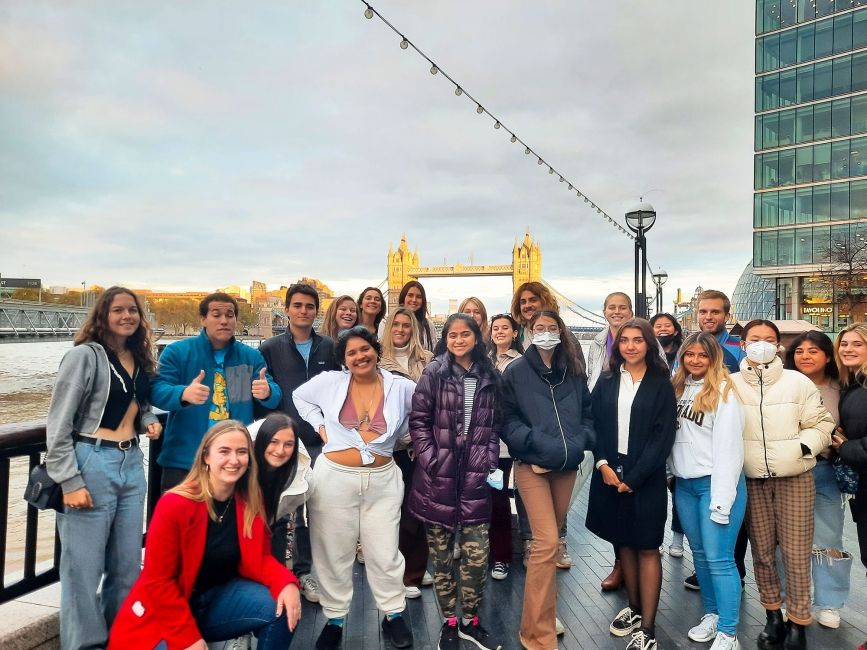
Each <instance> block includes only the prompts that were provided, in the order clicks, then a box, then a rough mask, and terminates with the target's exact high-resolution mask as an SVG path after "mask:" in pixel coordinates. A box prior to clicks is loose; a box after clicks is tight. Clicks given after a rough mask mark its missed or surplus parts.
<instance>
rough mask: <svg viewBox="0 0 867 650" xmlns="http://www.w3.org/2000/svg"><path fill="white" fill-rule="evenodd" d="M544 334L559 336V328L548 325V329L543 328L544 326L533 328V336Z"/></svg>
mask: <svg viewBox="0 0 867 650" xmlns="http://www.w3.org/2000/svg"><path fill="white" fill-rule="evenodd" d="M545 332H549V333H551V334H559V333H560V328H559V327H557V326H556V325H550V326H549V327H545V326H544V325H542V326H536V327H534V328H533V334H544V333H545Z"/></svg>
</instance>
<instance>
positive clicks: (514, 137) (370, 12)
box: [360, 0, 635, 239]
mask: <svg viewBox="0 0 867 650" xmlns="http://www.w3.org/2000/svg"><path fill="white" fill-rule="evenodd" d="M360 1H361V4H363V5H364V6H365V9H364V17H365V18H368V19H371V18H373V17H374V16H376V17H377V18H379V19H380V20H381V21H382V22H383V24H385V25H386V26H387V27H388V28H389V29H391V31H393V32H394V33H395V34H397V36H399V37H400V42H399V44H400V49H402V50H406V49H409V48H412V49H413V50H415V52H416V54H418V55H419V56H421V57H422V58H423V59H424V60H425V61H427V62H428V63H429V64H430V73H431V74H432V75H437V74H441V75H442V76H443V77H445V78H446V79H448V80H449V81H450V82H451V83H452V84H453V85H454V87H455V95H457V96H458V97H461V96H464V97H466V98H467V99H468V100H470V101H471V102H472V103H473V104H475V106H476V113H478V114H479V115H487V116H488V117H489V118H491V119H492V120H493V121H494V128H495V129H497V130H502V131H504V132H505V133H508V134H509V139H510V140H511V142H512V143H513V144H517V143H520V144H521V145H522V146H523V147H524V154H526V155H527V156H532V157H534V158H536V164H537V165H539V166H541V167H542V168H543V169H547V170H548V174H550V175H551V176H554V177H555V178H558V179H559V182H560V183H563V184H564V186H565V187H566V188H567V189H568V190H569V191H570V192H572V191H574V192H575V194H576V196H577V198H579V199H583V200H584V203H586V204H588V205H589V206H590V209H591V210H595V211H596V212H597V213H598V214H599V216H600V217H601V218H603V219H605V220H606V221H608V223H609V224H611V226H612V227H614V228H616V229H617V230H619V231H620V232H621V233H623V234H624V235H626V236H627V237H628V238H629V239H635V237H634V236H633V235H632V233H630V232H629V231H628V230H626V228H624V227H623V226H621V225H620V224H619V223H618V222H617V221H616V220H615V219H614V218H613V217H611V216H610V215H609V214H608V213H607V212H605V211H604V210H603V209H602V208H600V207H599V206H598V205H597V204H596V202H595V201H593V200H592V199H590V197H589V196H587V195H586V194H585V193H584V192H583V191H581V190H580V189H578V187H576V186H575V184H574V183H573V182H572V181H571V180H569V179H568V178H567V177H566V176H565V175H563V174H562V173H560V172H559V171H557V170H556V169H554V167H553V166H552V165H551V164H550V163H548V162H547V161H546V160H545V159H544V158H543V157H542V155H541V154H539V153H537V152H536V151H535V150H534V149H533V148H532V147H531V146H530V145H529V144H527V143H526V142H524V140H523V139H521V138H520V137H519V136H518V134H517V133H515V131H514V130H513V129H510V128H509V127H508V126H506V125H505V124H504V123H503V122H502V121H501V120H500V119H498V118H497V117H496V116H495V115H494V114H493V113H491V111H490V110H488V109H487V108H485V106H483V105H482V103H481V102H480V101H479V100H477V99H476V98H475V97H473V96H472V95H471V94H470V93H468V92H467V90H466V89H465V88H464V87H463V85H462V84H460V83H458V82H457V81H456V80H455V79H454V78H453V77H452V76H451V75H449V74H448V73H447V72H446V71H445V70H443V69H442V68H441V67H440V66H439V65H437V64H436V63H435V62H434V61H433V59H431V58H430V57H429V56H428V55H427V54H425V53H424V52H422V51H421V50H420V49H419V48H418V46H417V45H416V44H415V43H413V42H412V41H411V40H409V39H408V38H407V37H406V36H405V35H404V34H403V33H402V32H401V31H400V30H399V29H397V28H396V27H395V26H394V25H392V24H391V23H390V22H389V21H388V20H387V19H386V18H385V16H383V15H382V14H381V13H379V11H377V10H376V9H375V8H374V7H373V6H371V4H370V3H369V2H367V1H366V0H360Z"/></svg>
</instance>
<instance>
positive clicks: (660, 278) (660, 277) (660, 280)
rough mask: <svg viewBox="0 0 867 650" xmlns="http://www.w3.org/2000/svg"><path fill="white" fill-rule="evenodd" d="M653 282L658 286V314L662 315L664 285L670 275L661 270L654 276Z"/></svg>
mask: <svg viewBox="0 0 867 650" xmlns="http://www.w3.org/2000/svg"><path fill="white" fill-rule="evenodd" d="M652 277H653V282H654V284H656V313H657V314H661V313H662V285H663V284H665V283H666V282H667V281H668V273H666V272H665V271H663V270H662V269H659V270H658V271H657V272H656V273H654V274H653V276H652Z"/></svg>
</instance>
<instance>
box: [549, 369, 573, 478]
mask: <svg viewBox="0 0 867 650" xmlns="http://www.w3.org/2000/svg"><path fill="white" fill-rule="evenodd" d="M558 385H559V384H558ZM548 388H550V389H551V403H552V404H553V405H554V415H555V416H556V417H557V426H558V427H560V438H561V439H562V440H563V453H564V454H565V456H564V458H563V464H562V465H561V466H560V471H561V472H562V471H563V470H564V469H565V468H566V463H568V462H569V447H568V446H567V445H566V434H565V433H564V432H563V423H562V422H560V410H559V409H558V408H557V400H555V399H554V387H553V386H552V385H551V384H548Z"/></svg>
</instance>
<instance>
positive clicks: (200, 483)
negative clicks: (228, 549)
mask: <svg viewBox="0 0 867 650" xmlns="http://www.w3.org/2000/svg"><path fill="white" fill-rule="evenodd" d="M232 431H240V432H241V433H243V434H244V437H246V438H247V448H248V449H249V459H250V460H249V464H248V465H247V471H246V472H244V474H243V475H242V476H241V477H240V478H239V479H238V482H237V483H235V491H234V494H236V495H238V497H239V498H240V499H242V500H243V501H244V502H245V504H246V507H245V508H244V537H248V538H251V537H253V521H254V520H255V519H256V517H262V520H263V521H264V519H265V504H264V501H263V499H262V490H261V489H260V488H259V479H258V471H257V468H256V459H255V458H254V457H253V439H252V438H251V437H250V432H249V431H247V427H245V426H244V425H243V424H241V423H240V422H238V420H224V421H223V422H220V423H219V424H215V425H214V426H213V427H211V428H210V429H208V431H207V432H205V436H204V437H203V438H202V442H201V443H199V448H198V449H197V450H196V458H195V460H194V461H193V466H192V467H191V468H190V471H189V472H188V473H187V476H186V477H185V478H184V480H183V481H182V482H181V483H180V485H178V486H176V487H174V488H172V489H171V490H169V492H173V493H175V494H180V495H181V496H183V497H186V498H187V499H190V500H192V501H198V502H202V501H204V502H205V505H206V506H207V507H208V515H209V516H210V518H211V519H212V520H213V521H217V511H216V510H215V509H214V492H213V487H212V486H211V477H210V471H211V470H210V467H209V466H208V464H207V463H206V462H205V456H207V454H208V451H209V450H210V448H211V445H212V444H213V443H214V441H215V440H216V439H217V438H219V437H220V436H221V435H223V434H224V433H230V432H232Z"/></svg>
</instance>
